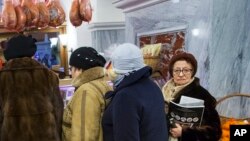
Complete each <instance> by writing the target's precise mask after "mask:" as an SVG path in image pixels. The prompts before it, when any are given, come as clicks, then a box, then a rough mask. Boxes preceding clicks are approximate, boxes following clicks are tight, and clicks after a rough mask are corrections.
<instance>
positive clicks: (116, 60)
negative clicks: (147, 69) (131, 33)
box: [111, 43, 145, 74]
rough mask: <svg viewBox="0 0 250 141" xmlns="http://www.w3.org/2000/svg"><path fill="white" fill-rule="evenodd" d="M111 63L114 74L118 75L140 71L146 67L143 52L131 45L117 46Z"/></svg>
mask: <svg viewBox="0 0 250 141" xmlns="http://www.w3.org/2000/svg"><path fill="white" fill-rule="evenodd" d="M111 62H112V67H113V70H114V72H116V73H118V74H125V73H128V72H131V71H134V70H139V69H141V68H142V67H144V66H145V64H144V62H143V55H142V52H141V50H140V49H139V47H137V46H136V45H134V44H131V43H124V44H121V45H119V46H117V47H116V49H115V50H114V52H113V53H112V55H111Z"/></svg>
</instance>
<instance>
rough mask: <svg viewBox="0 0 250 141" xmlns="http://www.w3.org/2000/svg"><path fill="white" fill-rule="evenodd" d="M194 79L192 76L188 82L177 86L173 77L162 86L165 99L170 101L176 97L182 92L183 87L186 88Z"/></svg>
mask: <svg viewBox="0 0 250 141" xmlns="http://www.w3.org/2000/svg"><path fill="white" fill-rule="evenodd" d="M193 81H194V78H192V79H191V80H190V81H189V82H188V83H187V84H185V85H181V86H175V83H174V80H173V78H172V79H170V80H169V81H168V82H167V83H166V84H165V85H164V86H163V88H162V93H163V96H164V101H166V102H169V101H171V100H173V99H174V97H175V96H176V94H177V93H178V92H180V91H181V90H182V89H183V88H185V87H186V86H187V85H189V84H191V83H192V82H193Z"/></svg>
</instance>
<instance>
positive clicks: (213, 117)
mask: <svg viewBox="0 0 250 141" xmlns="http://www.w3.org/2000/svg"><path fill="white" fill-rule="evenodd" d="M196 71H197V61H196V59H195V57H194V56H193V55H192V54H190V53H186V52H181V53H178V54H177V55H174V56H173V57H172V58H171V60H170V63H169V73H170V76H171V77H172V78H171V79H170V80H169V81H168V82H167V83H166V84H165V85H164V86H163V88H162V92H163V95H164V100H165V103H166V104H165V105H166V109H165V110H166V114H167V115H169V113H168V106H169V103H170V101H173V102H175V103H179V102H180V99H181V97H182V96H188V97H191V98H196V99H200V100H204V107H205V108H204V112H203V118H202V120H201V125H200V126H192V127H191V126H186V125H181V124H178V123H173V124H172V125H173V126H171V127H170V128H169V129H170V130H169V134H170V138H169V141H218V140H219V139H220V137H221V133H222V132H221V127H220V119H219V115H218V112H217V111H216V109H215V106H216V99H215V98H214V97H213V96H212V95H211V94H210V93H209V92H208V91H207V90H206V89H205V88H203V87H202V86H201V85H200V83H199V78H197V77H195V73H196Z"/></svg>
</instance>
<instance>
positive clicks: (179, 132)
mask: <svg viewBox="0 0 250 141" xmlns="http://www.w3.org/2000/svg"><path fill="white" fill-rule="evenodd" d="M175 125H176V128H171V129H170V133H171V136H172V137H174V138H178V137H181V135H182V127H181V125H180V124H178V123H175Z"/></svg>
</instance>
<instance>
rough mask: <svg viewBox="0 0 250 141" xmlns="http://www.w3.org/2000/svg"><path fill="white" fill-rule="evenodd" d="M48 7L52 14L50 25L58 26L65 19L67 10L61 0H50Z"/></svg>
mask: <svg viewBox="0 0 250 141" xmlns="http://www.w3.org/2000/svg"><path fill="white" fill-rule="evenodd" d="M47 7H48V9H49V14H50V22H49V26H52V27H57V26H59V25H62V24H63V23H64V21H65V12H64V10H63V8H62V6H61V4H60V1H59V0H49V2H48V4H47Z"/></svg>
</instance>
